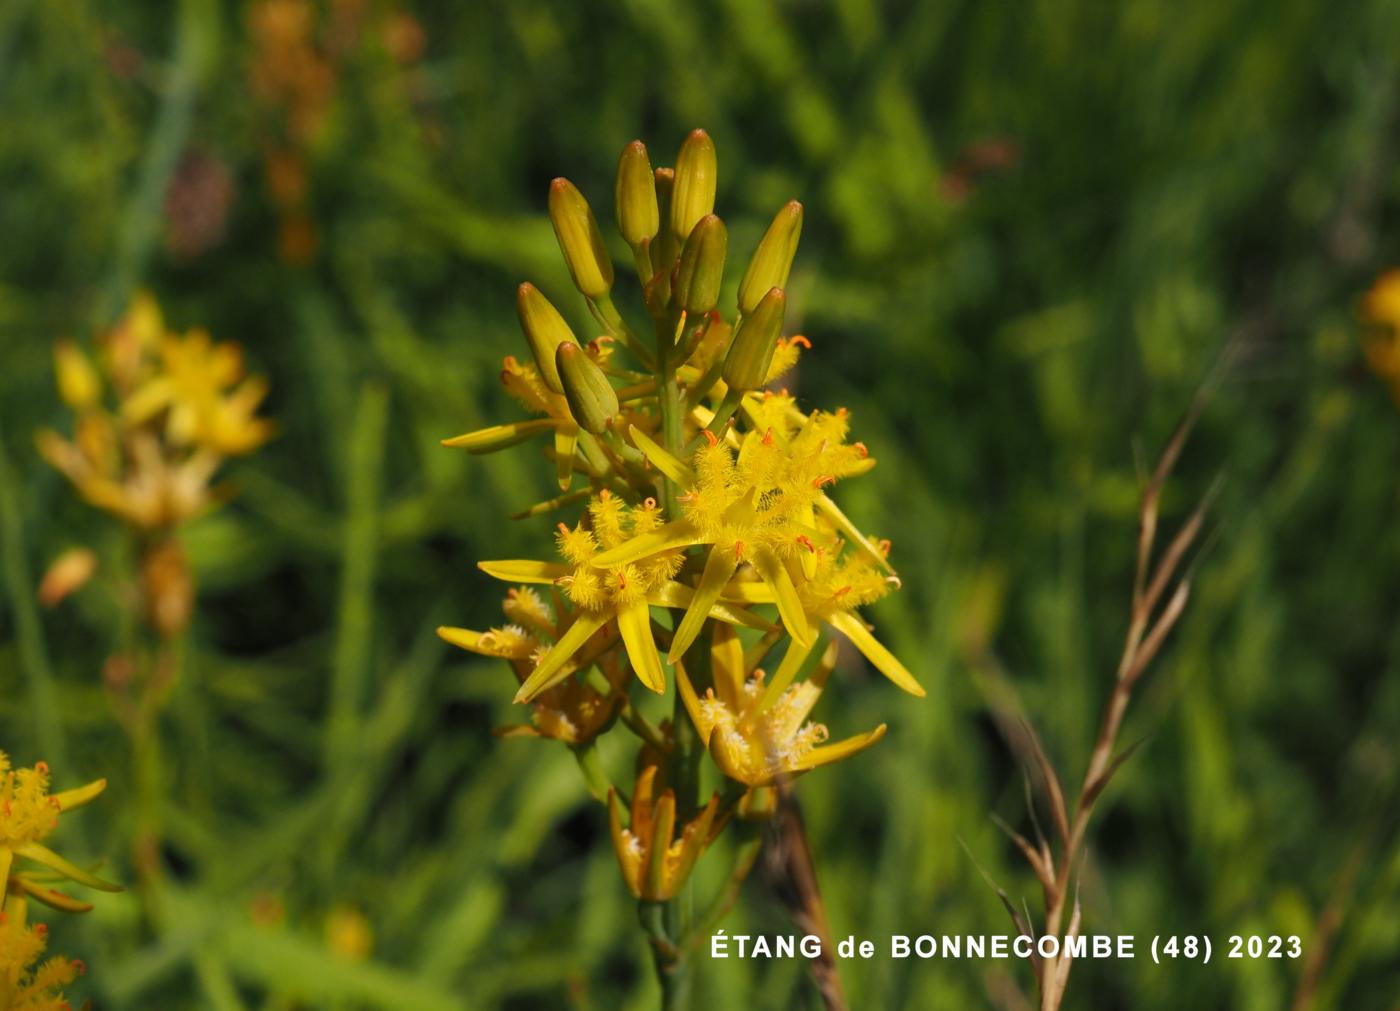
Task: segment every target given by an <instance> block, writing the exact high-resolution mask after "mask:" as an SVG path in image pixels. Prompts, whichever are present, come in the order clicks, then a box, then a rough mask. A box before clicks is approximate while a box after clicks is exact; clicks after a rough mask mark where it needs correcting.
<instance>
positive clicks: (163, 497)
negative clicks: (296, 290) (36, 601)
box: [38, 295, 272, 635]
mask: <svg viewBox="0 0 1400 1011" xmlns="http://www.w3.org/2000/svg"><path fill="white" fill-rule="evenodd" d="M97 351H98V353H97V355H96V357H95V359H94V358H90V357H89V356H88V355H86V354H85V353H84V352H83V351H81V350H80V349H79V348H78V347H77V346H76V345H74V344H73V343H71V342H68V341H61V342H59V343H58V345H57V346H56V348H55V354H54V365H55V372H56V374H57V379H58V390H59V394H60V395H61V396H62V398H63V400H64V401H65V402H66V403H67V404H68V406H69V407H70V408H72V410H73V412H74V414H75V415H76V421H75V424H74V434H73V437H72V438H71V439H68V438H64V437H63V436H62V435H59V434H58V433H57V432H54V431H52V430H47V429H46V430H43V431H41V432H40V433H39V435H38V445H39V451H40V453H42V454H43V456H44V458H45V459H46V460H48V462H49V463H51V464H52V465H53V466H54V467H56V468H57V469H58V470H59V471H61V472H62V473H63V475H64V476H65V477H67V478H68V480H69V481H71V482H72V484H73V487H74V488H75V489H76V490H77V492H78V494H79V495H81V496H82V498H83V499H84V500H85V501H87V502H88V503H89V504H91V505H93V506H96V507H97V508H99V509H102V510H103V511H105V512H108V513H110V514H111V515H113V516H115V517H117V518H118V519H120V520H122V521H123V522H125V523H126V524H127V525H128V526H130V527H131V528H132V529H133V530H135V531H137V532H138V533H139V534H140V536H141V538H142V540H143V543H144V544H145V545H146V549H145V550H144V551H143V557H142V559H141V567H142V573H141V576H142V582H143V590H144V591H145V593H144V596H145V598H146V601H147V605H148V615H149V617H150V619H151V622H152V624H153V625H154V626H155V627H156V628H157V629H158V630H160V631H161V632H162V634H166V635H170V634H174V633H175V632H177V631H179V630H180V629H181V628H183V627H184V625H185V623H186V622H187V621H188V618H189V614H190V609H191V607H192V596H193V589H192V586H191V583H190V579H189V573H188V570H187V567H186V565H185V560H184V553H183V551H182V550H181V549H180V546H179V543H178V541H176V540H175V539H174V538H173V537H172V536H170V535H171V533H172V531H173V530H174V529H175V528H177V527H178V526H179V525H180V524H182V523H184V522H186V521H188V520H190V519H192V518H194V517H196V516H199V515H200V514H202V513H204V512H206V511H207V510H209V509H211V508H213V507H214V506H215V505H217V504H218V502H219V501H220V499H221V497H222V495H223V494H224V493H223V492H222V490H221V489H219V488H217V487H216V486H214V485H213V484H212V483H211V482H212V481H213V478H214V475H215V473H216V472H217V471H218V469H219V467H220V465H221V464H222V463H223V461H224V459H225V458H226V457H230V456H242V455H244V454H247V453H251V452H252V451H253V450H255V449H257V448H258V447H259V446H260V445H262V444H263V443H264V442H266V441H267V439H268V438H269V437H270V436H271V434H272V426H271V423H270V422H268V421H266V420H264V419H262V418H259V417H257V416H256V412H257V409H258V405H259V404H260V403H261V402H262V400H263V398H264V397H265V396H266V395H267V384H266V383H265V382H264V381H263V380H262V379H261V378H260V377H258V376H245V374H244V366H243V356H242V352H241V351H240V349H239V347H238V345H237V344H232V343H215V342H214V341H213V340H212V339H211V338H210V336H209V334H208V333H206V332H205V331H203V330H199V329H193V330H190V331H188V332H186V333H183V334H181V333H175V332H172V331H168V330H167V329H166V327H165V323H164V320H163V319H162V316H161V312H160V308H159V307H158V306H157V305H156V303H155V301H154V299H152V298H151V297H150V296H149V295H139V296H137V297H136V299H135V300H133V302H132V304H131V307H130V308H129V309H128V310H127V312H126V314H125V315H124V316H123V317H122V318H121V320H119V321H118V323H117V325H116V326H115V327H113V328H112V329H111V330H110V331H108V332H107V333H106V334H104V335H103V336H102V337H101V339H100V340H99V342H98V349H97ZM75 559H82V556H69V557H68V558H66V559H64V561H65V562H66V566H65V569H64V570H63V572H62V573H58V574H56V575H55V581H56V584H57V585H58V589H59V590H61V591H63V592H67V591H68V590H71V589H72V588H74V587H73V582H74V580H73V579H72V576H71V573H72V572H73V571H75V570H76V571H86V572H87V573H88V574H89V575H90V574H91V570H92V567H93V566H92V565H91V561H90V560H89V559H82V564H79V563H78V562H77V561H75ZM60 576H62V577H63V578H60ZM55 595H57V596H61V595H62V593H57V594H55Z"/></svg>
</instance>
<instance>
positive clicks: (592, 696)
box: [437, 586, 628, 746]
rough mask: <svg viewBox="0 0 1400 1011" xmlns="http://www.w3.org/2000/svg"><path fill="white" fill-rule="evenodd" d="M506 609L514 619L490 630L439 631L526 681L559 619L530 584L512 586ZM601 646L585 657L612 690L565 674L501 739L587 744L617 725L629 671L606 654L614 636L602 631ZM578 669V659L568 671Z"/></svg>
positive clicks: (598, 636)
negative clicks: (527, 719) (602, 689)
mask: <svg viewBox="0 0 1400 1011" xmlns="http://www.w3.org/2000/svg"><path fill="white" fill-rule="evenodd" d="M503 610H504V611H505V613H506V617H507V618H508V619H510V623H509V624H506V625H501V626H498V627H496V628H492V629H488V630H487V631H485V632H475V631H472V630H471V629H469V628H450V627H442V628H439V629H438V630H437V631H438V635H439V636H441V637H442V638H443V639H444V640H445V641H447V642H450V643H451V644H452V645H454V646H457V647H460V648H461V649H465V650H467V651H469V652H472V653H476V654H478V655H479V656H491V657H499V658H500V659H502V660H506V661H508V662H509V663H510V665H511V667H512V668H513V669H514V671H515V675H516V678H517V679H518V680H519V681H520V682H522V683H523V682H524V681H525V679H526V678H527V677H529V675H530V671H531V670H532V669H533V668H534V666H535V663H536V661H537V659H538V658H539V657H540V656H543V655H544V654H545V653H547V652H548V651H549V648H550V645H551V644H552V643H553V642H554V641H555V640H557V639H558V638H559V637H560V635H561V634H562V633H561V630H560V625H559V622H558V621H557V620H556V618H555V616H554V614H553V613H552V612H551V610H550V608H549V606H548V605H547V604H546V603H545V602H544V601H543V600H542V599H541V598H540V595H539V594H538V593H536V592H535V591H534V590H532V589H531V588H530V587H528V586H521V587H517V588H515V589H512V590H510V591H509V592H508V593H507V595H506V600H505V604H504V606H503ZM593 641H594V643H595V644H596V647H601V648H595V649H593V650H592V651H591V652H585V653H584V654H583V657H584V658H588V659H590V660H592V659H593V658H596V660H597V662H598V663H599V664H600V666H601V667H602V669H603V672H604V676H605V679H606V681H607V684H608V686H609V687H610V688H611V689H612V690H611V691H609V692H606V693H604V692H600V691H599V690H598V689H597V688H595V687H594V686H593V685H591V684H589V683H588V682H587V681H580V680H575V679H569V678H567V677H565V679H564V680H561V681H560V682H559V683H558V684H556V685H555V686H554V687H553V688H549V689H546V690H545V691H542V692H540V693H539V694H538V695H536V696H535V698H534V700H533V701H532V702H531V716H530V724H529V725H518V726H512V727H502V728H499V729H498V730H497V731H496V733H497V735H498V736H501V737H549V738H553V739H554V740H556V741H562V742H564V743H565V744H568V745H573V746H578V745H582V744H587V743H588V742H589V741H591V740H593V738H595V737H597V736H598V734H600V733H601V732H603V731H604V730H606V729H607V728H608V726H610V725H611V724H612V721H613V720H614V719H615V718H616V717H617V714H618V711H619V710H620V709H621V708H622V704H623V701H624V698H625V696H624V695H623V694H622V693H621V692H620V691H619V689H620V688H621V686H622V684H623V683H624V682H625V679H626V678H627V676H628V671H627V670H626V668H624V667H623V666H622V664H621V663H619V662H618V659H617V657H616V656H615V655H613V654H610V653H608V652H607V646H609V645H611V642H612V640H611V638H610V637H609V636H608V634H607V633H606V632H598V633H597V634H595V635H594V637H593ZM577 669H578V664H577V662H576V661H571V665H569V666H567V673H573V672H574V671H575V670H577Z"/></svg>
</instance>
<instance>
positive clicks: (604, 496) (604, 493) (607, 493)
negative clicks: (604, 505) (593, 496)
mask: <svg viewBox="0 0 1400 1011" xmlns="http://www.w3.org/2000/svg"><path fill="white" fill-rule="evenodd" d="M598 498H600V499H601V500H602V501H604V502H606V501H607V500H608V499H610V498H612V492H610V491H608V490H607V489H606V488H604V489H603V490H602V491H600V492H598Z"/></svg>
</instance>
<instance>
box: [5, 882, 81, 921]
mask: <svg viewBox="0 0 1400 1011" xmlns="http://www.w3.org/2000/svg"><path fill="white" fill-rule="evenodd" d="M10 885H11V887H13V886H15V885H18V886H19V887H20V889H21V890H22V891H24V892H25V893H26V894H27V895H28V896H29V897H30V898H32V899H34V900H36V901H38V902H42V903H43V904H44V905H46V906H48V907H49V908H50V909H57V910H59V911H60V912H64V913H90V912H92V909H93V905H92V903H91V902H80V901H79V900H77V899H75V898H73V896H71V895H64V894H63V893H62V892H60V891H57V890H56V889H53V888H44V887H43V886H41V885H37V884H35V883H34V882H33V881H30V880H28V879H27V878H24V877H17V878H15V879H13V880H12V881H11V882H10Z"/></svg>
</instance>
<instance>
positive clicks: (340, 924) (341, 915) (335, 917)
mask: <svg viewBox="0 0 1400 1011" xmlns="http://www.w3.org/2000/svg"><path fill="white" fill-rule="evenodd" d="M326 947H327V948H329V949H330V950H331V952H332V953H334V954H336V955H338V956H340V957H341V958H343V959H345V960H347V961H350V962H363V961H364V960H365V959H367V958H368V957H369V955H370V952H371V951H373V950H374V931H373V930H372V929H371V928H370V925H369V920H367V919H365V914H364V913H362V912H360V911H359V910H358V909H355V908H354V907H352V906H336V907H335V908H334V909H332V910H331V911H330V913H329V915H327V916H326Z"/></svg>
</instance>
